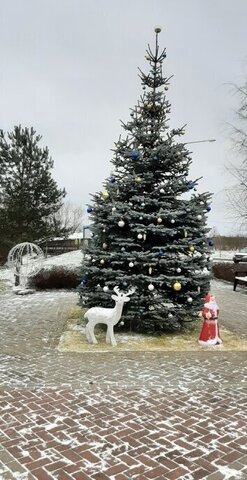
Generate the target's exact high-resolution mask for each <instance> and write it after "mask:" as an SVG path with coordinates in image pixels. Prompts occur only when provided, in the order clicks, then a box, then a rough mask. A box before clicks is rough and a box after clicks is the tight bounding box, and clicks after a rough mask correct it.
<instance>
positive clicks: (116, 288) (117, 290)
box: [113, 287, 120, 295]
mask: <svg viewBox="0 0 247 480" xmlns="http://www.w3.org/2000/svg"><path fill="white" fill-rule="evenodd" d="M113 290H114V292H115V293H116V294H117V295H119V293H120V290H119V287H114V288H113Z"/></svg>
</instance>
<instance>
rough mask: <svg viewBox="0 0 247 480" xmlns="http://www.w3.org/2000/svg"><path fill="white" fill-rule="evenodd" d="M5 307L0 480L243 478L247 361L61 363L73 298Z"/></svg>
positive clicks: (152, 357)
mask: <svg viewBox="0 0 247 480" xmlns="http://www.w3.org/2000/svg"><path fill="white" fill-rule="evenodd" d="M217 288H218V291H216V289H217ZM214 291H215V292H216V293H217V298H220V299H221V302H222V307H223V298H224V296H225V297H227V303H226V305H227V306H228V307H229V308H232V311H231V310H229V308H227V310H225V312H224V307H223V309H222V310H223V316H224V319H225V321H224V323H225V324H227V322H228V323H230V322H231V321H232V319H233V316H232V315H233V310H234V308H233V307H234V305H233V303H234V302H236V299H237V302H238V305H240V306H241V308H240V315H239V316H238V318H237V322H239V324H240V328H241V329H242V330H241V333H242V334H245V325H244V318H245V317H246V311H247V307H246V303H244V302H246V296H245V294H244V293H243V292H236V294H232V293H231V292H230V287H226V286H224V285H223V284H218V287H217V286H216V288H214ZM224 292H225V293H224ZM233 295H234V296H233ZM0 301H1V311H0V328H1V332H2V336H1V339H0V352H1V353H0V360H1V364H0V381H1V383H0V385H1V387H0V401H1V404H0V409H1V417H0V418H1V420H0V439H1V440H0V479H1V480H14V479H17V480H37V479H38V480H55V479H56V480H84V479H87V480H88V479H91V480H92V479H94V480H106V479H112V480H127V479H137V480H141V479H143V480H144V479H167V480H177V479H180V480H182V479H183V480H200V479H209V480H223V479H227V480H230V479H231V480H233V479H242V480H244V479H247V445H246V443H247V442H246V439H247V436H246V433H247V432H246V404H247V396H246V392H247V390H246V370H247V361H246V360H247V355H246V353H244V352H242V353H241V352H239V353H238V352H232V353H231V352H228V353H226V352H225V353H224V352H223V351H221V352H202V353H200V354H198V353H190V352H186V353H171V352H169V353H168V352H166V353H164V354H163V353H162V352H158V353H154V352H153V353H146V354H143V353H133V352H132V353H128V352H126V353H124V352H121V353H114V349H113V351H112V353H104V354H96V355H94V354H91V353H87V354H71V353H66V354H62V353H58V352H57V351H56V350H55V349H54V345H55V344H56V339H57V338H58V337H59V335H60V333H61V332H62V328H63V323H64V318H65V312H66V309H67V308H68V306H70V305H72V304H74V303H75V302H76V296H75V294H74V293H73V292H55V293H53V294H52V295H51V294H50V293H48V292H43V293H42V294H40V293H39V294H35V301H34V297H32V296H29V297H23V298H20V297H17V296H12V295H10V294H5V295H4V294H3V295H2V296H1V298H0ZM235 311H236V306H235ZM241 312H242V313H241ZM227 315H228V316H227ZM234 319H235V317H234ZM226 326H227V325H226ZM228 326H229V325H228Z"/></svg>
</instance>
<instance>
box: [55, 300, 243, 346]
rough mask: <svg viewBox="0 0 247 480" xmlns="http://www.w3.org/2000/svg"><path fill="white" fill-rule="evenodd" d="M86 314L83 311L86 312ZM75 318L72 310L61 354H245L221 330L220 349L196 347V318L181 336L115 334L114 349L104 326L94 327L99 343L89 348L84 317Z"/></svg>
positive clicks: (238, 341)
mask: <svg viewBox="0 0 247 480" xmlns="http://www.w3.org/2000/svg"><path fill="white" fill-rule="evenodd" d="M85 311H86V310H85ZM85 311H84V312H82V315H80V316H78V317H77V318H76V315H75V314H76V312H77V310H76V309H75V310H74V312H73V314H74V317H73V318H72V317H71V318H68V320H67V322H66V326H65V331H64V333H63V335H62V336H61V338H60V342H59V345H58V347H57V348H58V350H59V351H60V352H77V353H86V352H95V353H97V352H98V353H100V352H113V351H114V352H118V351H136V352H152V351H164V352H166V351H173V352H186V351H187V352H196V351H198V352H200V351H203V350H204V351H205V350H206V351H210V350H213V351H215V350H221V351H222V350H223V351H247V340H245V339H243V338H241V337H239V336H238V335H236V334H234V333H232V332H230V331H229V330H226V329H224V328H221V337H222V340H223V346H214V347H202V346H200V345H199V344H198V338H199V335H200V330H201V327H202V320H201V319H199V320H198V321H197V322H196V323H195V324H194V327H192V328H190V329H189V330H186V331H184V332H180V333H176V334H174V333H170V334H166V335H160V336H151V335H142V334H137V333H130V332H123V333H116V332H115V338H116V341H117V346H116V347H112V346H111V345H108V344H106V343H105V330H106V329H105V327H104V326H102V325H99V326H97V327H96V328H95V336H96V338H97V340H98V344H97V345H91V344H89V343H88V342H87V339H86V336H85V321H84V319H83V318H82V316H83V314H84V313H85Z"/></svg>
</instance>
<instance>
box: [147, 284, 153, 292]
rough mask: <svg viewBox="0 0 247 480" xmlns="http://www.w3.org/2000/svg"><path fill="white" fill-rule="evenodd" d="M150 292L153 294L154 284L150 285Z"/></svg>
mask: <svg viewBox="0 0 247 480" xmlns="http://www.w3.org/2000/svg"><path fill="white" fill-rule="evenodd" d="M148 290H149V291H150V292H152V291H153V290H154V285H153V284H152V283H150V284H149V285H148Z"/></svg>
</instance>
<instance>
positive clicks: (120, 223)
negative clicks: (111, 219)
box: [118, 220, 125, 228]
mask: <svg viewBox="0 0 247 480" xmlns="http://www.w3.org/2000/svg"><path fill="white" fill-rule="evenodd" d="M124 225H125V222H124V221H123V220H119V222H118V226H119V227H121V228H122V227H124Z"/></svg>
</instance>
